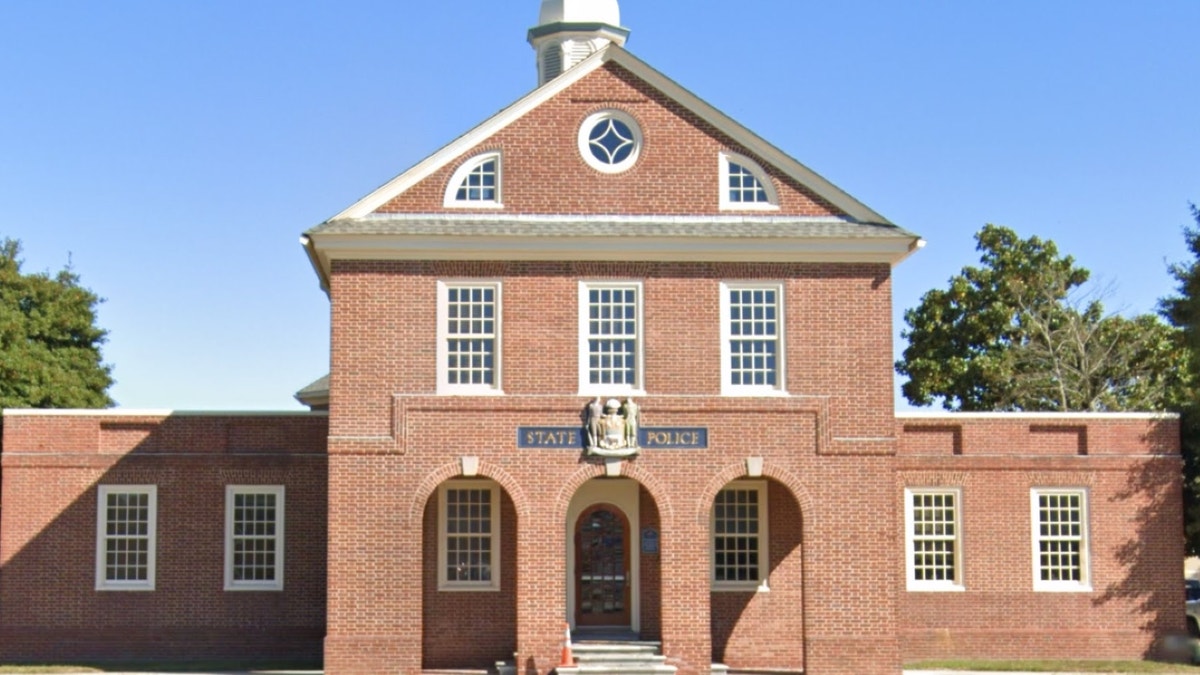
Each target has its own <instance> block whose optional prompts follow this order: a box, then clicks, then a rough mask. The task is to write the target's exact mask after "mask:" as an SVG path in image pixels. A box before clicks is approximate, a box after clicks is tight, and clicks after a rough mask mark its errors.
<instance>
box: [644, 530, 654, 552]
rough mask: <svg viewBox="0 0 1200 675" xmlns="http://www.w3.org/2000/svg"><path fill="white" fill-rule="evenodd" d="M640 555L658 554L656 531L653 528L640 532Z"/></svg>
mask: <svg viewBox="0 0 1200 675" xmlns="http://www.w3.org/2000/svg"><path fill="white" fill-rule="evenodd" d="M642 553H658V530H656V529H654V528H653V527H647V528H646V529H644V530H642Z"/></svg>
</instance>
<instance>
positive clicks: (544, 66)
mask: <svg viewBox="0 0 1200 675" xmlns="http://www.w3.org/2000/svg"><path fill="white" fill-rule="evenodd" d="M628 37H629V29H628V28H622V27H621V8H620V7H618V6H617V0H542V9H541V12H539V14H538V25H537V26H535V27H533V28H530V29H529V44H531V45H533V49H534V51H535V52H536V53H537V69H538V85H539V86H540V85H543V84H545V83H547V82H549V81H550V80H553V79H554V78H556V77H558V76H559V75H561V74H562V73H563V71H565V70H567V69H568V68H570V67H571V66H573V65H575V64H577V63H579V62H580V61H582V60H584V59H586V58H587V57H588V56H590V55H591V54H592V53H593V52H595V51H597V50H599V49H601V48H603V47H604V46H605V45H607V44H608V43H610V42H615V43H617V46H618V47H620V46H624V45H625V40H626V39H627V38H628Z"/></svg>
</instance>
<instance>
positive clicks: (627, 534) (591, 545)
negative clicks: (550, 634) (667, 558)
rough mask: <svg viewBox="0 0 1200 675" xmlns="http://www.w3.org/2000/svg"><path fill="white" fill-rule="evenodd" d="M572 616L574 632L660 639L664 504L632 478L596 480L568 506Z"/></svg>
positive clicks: (568, 591)
mask: <svg viewBox="0 0 1200 675" xmlns="http://www.w3.org/2000/svg"><path fill="white" fill-rule="evenodd" d="M564 526H565V529H566V535H567V537H566V543H567V547H566V548H567V550H566V551H565V553H566V556H567V565H566V572H567V579H566V582H567V583H566V586H567V616H568V618H569V619H570V622H571V625H572V628H577V629H579V630H581V631H583V632H585V633H586V632H587V631H589V630H602V631H622V632H626V631H627V632H631V633H635V634H639V635H641V636H642V637H643V638H645V639H657V637H658V635H659V632H660V625H661V619H660V607H661V603H660V595H661V592H660V588H661V585H662V584H661V571H660V567H659V561H658V559H659V555H658V534H659V528H660V518H659V511H658V505H657V504H656V503H655V501H654V498H653V497H652V496H651V495H650V493H649V491H647V490H646V488H645V487H643V486H642V485H641V484H640V483H638V482H637V481H636V480H633V479H631V478H628V477H611V478H610V477H603V478H593V479H591V480H589V481H587V482H585V483H583V485H581V486H580V487H579V489H578V490H576V492H575V494H574V495H573V496H572V498H571V501H570V504H569V506H568V508H567V513H566V522H565V523H564Z"/></svg>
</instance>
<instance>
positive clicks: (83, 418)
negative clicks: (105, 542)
mask: <svg viewBox="0 0 1200 675" xmlns="http://www.w3.org/2000/svg"><path fill="white" fill-rule="evenodd" d="M326 422H327V420H326V418H325V416H324V415H323V414H320V413H309V414H303V415H262V416H250V415H233V416H221V415H187V414H169V415H163V414H154V413H147V414H145V415H125V414H110V413H105V412H103V411H95V412H86V411H79V413H78V414H63V415H57V414H56V415H45V414H33V413H22V412H21V411H6V414H5V416H4V426H3V450H4V452H3V455H2V461H0V471H2V472H3V473H2V477H3V487H2V489H0V504H2V505H3V506H2V509H0V660H4V661H37V662H45V661H76V662H79V661H83V662H86V661H113V660H118V661H123V660H131V661H136V660H153V659H158V660H163V659H207V660H211V659H222V658H230V659H234V658H236V659H241V658H247V657H249V658H251V659H254V660H271V659H281V658H296V657H299V658H318V657H319V656H320V638H321V636H322V635H323V634H324V626H325V561H326V542H325V532H326V529H325V520H326V517H327V503H326V500H327V487H326V483H327V481H326V454H325V437H326V435H327V424H326ZM102 485H155V486H157V490H158V517H157V555H156V562H157V570H156V583H155V588H154V590H153V591H145V592H142V591H97V590H95V589H96V529H97V525H96V517H97V516H96V510H97V488H98V486H102ZM226 485H282V486H284V487H285V488H286V495H287V496H286V514H287V517H286V519H285V525H286V527H287V532H286V535H285V546H286V550H285V552H284V557H285V566H286V567H285V569H286V580H285V581H286V582H285V585H284V590H283V591H279V592H272V591H253V592H248V591H238V592H229V591H225V590H224V555H225V553H224V551H225V534H224V531H225V486H226Z"/></svg>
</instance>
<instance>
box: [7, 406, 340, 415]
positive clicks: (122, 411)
mask: <svg viewBox="0 0 1200 675" xmlns="http://www.w3.org/2000/svg"><path fill="white" fill-rule="evenodd" d="M0 416H3V417H328V416H329V413H328V412H326V411H311V410H170V409H164V408H143V409H137V408H114V409H109V408H96V409H87V408H53V409H45V408H5V409H4V410H2V411H0Z"/></svg>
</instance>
